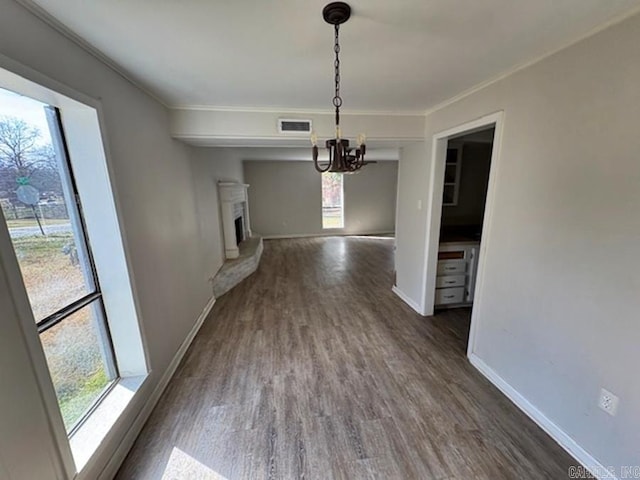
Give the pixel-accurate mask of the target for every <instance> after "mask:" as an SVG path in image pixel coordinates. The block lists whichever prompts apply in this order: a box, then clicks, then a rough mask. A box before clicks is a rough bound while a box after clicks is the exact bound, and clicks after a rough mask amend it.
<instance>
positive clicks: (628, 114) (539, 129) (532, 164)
mask: <svg viewBox="0 0 640 480" xmlns="http://www.w3.org/2000/svg"><path fill="white" fill-rule="evenodd" d="M639 44H640V16H635V17H633V18H631V19H628V20H627V21H625V22H623V23H621V24H619V25H617V26H614V27H612V28H609V29H607V30H605V31H604V32H601V33H600V34H598V35H596V36H594V37H591V38H589V39H587V40H584V41H582V42H580V43H578V44H576V45H574V46H572V47H570V48H568V49H566V50H564V51H562V52H560V53H558V54H555V55H553V56H551V57H549V58H547V59H545V60H543V61H542V62H540V63H538V64H535V65H533V66H531V67H529V68H526V69H524V70H521V71H519V72H517V73H515V74H513V75H511V76H509V77H507V78H505V79H503V80H501V81H499V82H497V83H494V84H492V85H490V86H488V87H486V88H484V89H482V90H480V91H478V92H476V93H473V94H471V95H469V96H467V97H465V98H463V99H461V100H459V101H457V102H455V103H453V104H451V105H449V106H446V107H444V108H442V109H440V110H438V111H435V112H433V113H431V114H430V115H428V117H427V119H426V132H425V133H426V145H425V146H424V147H422V146H421V145H417V146H415V147H412V148H405V149H404V150H403V152H402V157H401V160H400V181H399V190H400V195H399V205H400V208H399V212H400V214H399V218H398V223H397V224H398V231H397V249H398V258H397V275H398V287H399V288H400V290H401V291H403V292H404V294H405V295H407V296H408V297H409V298H410V299H412V300H413V301H415V302H416V303H418V304H419V303H420V302H421V296H422V293H423V292H422V291H421V288H422V277H423V271H422V265H424V244H425V234H426V211H427V210H426V209H423V210H418V208H417V201H418V200H422V201H423V202H427V200H428V193H429V192H428V190H429V174H430V161H431V158H430V156H431V139H432V136H433V135H434V134H435V133H437V132H441V131H444V130H446V129H448V128H450V127H453V126H456V125H461V124H463V123H465V122H468V121H471V120H473V119H476V118H479V117H482V116H484V115H486V114H489V113H492V112H496V111H499V110H504V131H503V142H502V151H501V156H500V158H499V160H498V164H497V165H493V166H492V168H495V167H497V168H498V170H497V177H496V178H497V184H496V189H495V210H494V212H493V217H492V220H491V223H490V225H488V229H487V230H485V231H484V233H483V241H484V242H485V247H486V252H485V257H484V289H483V291H482V295H481V296H482V301H481V302H477V303H476V306H475V308H476V312H474V313H475V314H477V323H476V326H477V330H476V337H475V338H476V340H475V345H474V346H473V354H474V355H475V356H476V357H477V358H479V359H480V360H481V361H483V362H484V363H485V364H486V365H487V366H488V367H489V368H490V369H492V370H493V371H494V372H495V373H496V374H497V375H499V376H500V377H502V379H504V380H505V381H506V382H507V383H508V384H509V385H510V386H511V387H513V388H514V389H515V390H516V391H517V392H519V393H520V394H521V395H522V396H523V397H524V398H525V399H526V400H527V401H528V402H530V404H532V405H533V406H534V407H536V408H537V409H538V410H539V411H540V412H541V413H542V414H543V415H545V416H546V417H547V418H548V419H549V420H550V421H551V422H553V423H555V425H556V426H557V427H559V428H560V429H561V430H562V431H564V433H566V434H567V435H568V436H569V437H571V438H572V439H573V440H575V442H577V444H578V445H579V446H581V447H582V448H583V449H584V450H586V452H588V454H591V455H592V456H593V457H594V458H595V459H596V460H598V461H599V462H601V463H602V464H604V465H607V466H608V465H612V466H617V467H620V466H621V465H638V464H640V381H639V380H638V378H639V377H638V375H637V359H638V353H639V351H640V350H639V347H640V323H639V322H638V312H639V311H640V300H639V297H638V292H639V291H640V275H639V274H638V272H639V271H640V256H639V255H638V245H639V244H640V220H639V218H640V217H639V215H638V211H639V208H640V161H639V158H638V152H639V151H640V136H639V135H638V126H639V125H640V109H639V108H637V106H638V105H640V88H639V85H640V62H639V61H637V60H638V45H639ZM603 386H604V387H606V388H607V389H609V390H611V391H612V392H614V393H615V394H617V395H618V396H619V397H620V406H619V410H618V415H617V416H616V417H610V416H608V415H607V414H605V413H604V412H602V411H600V410H599V409H598V408H597V399H598V393H599V389H600V387H603Z"/></svg>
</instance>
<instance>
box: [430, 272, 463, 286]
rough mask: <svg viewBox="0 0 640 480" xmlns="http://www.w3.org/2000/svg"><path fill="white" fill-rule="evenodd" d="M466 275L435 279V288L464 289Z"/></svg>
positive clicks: (445, 276)
mask: <svg viewBox="0 0 640 480" xmlns="http://www.w3.org/2000/svg"><path fill="white" fill-rule="evenodd" d="M466 278H467V277H466V275H444V276H442V277H436V288H447V287H464V281H465V279H466Z"/></svg>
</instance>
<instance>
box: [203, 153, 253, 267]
mask: <svg viewBox="0 0 640 480" xmlns="http://www.w3.org/2000/svg"><path fill="white" fill-rule="evenodd" d="M192 169H193V181H194V188H195V193H196V199H197V212H198V220H199V224H200V227H199V228H200V236H199V240H200V242H201V248H200V251H202V252H203V253H204V257H203V258H202V261H203V263H204V264H205V265H207V266H208V268H207V272H211V273H215V272H217V271H218V269H219V268H220V267H221V266H222V264H223V262H224V259H225V254H224V234H223V232H222V218H221V216H220V202H219V197H218V182H220V181H232V182H240V183H244V172H243V169H242V159H241V156H240V152H238V150H237V149H233V148H193V149H192ZM211 276H212V275H211V274H209V275H208V277H207V278H209V277H211Z"/></svg>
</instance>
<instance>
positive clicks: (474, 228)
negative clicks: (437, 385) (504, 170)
mask: <svg viewBox="0 0 640 480" xmlns="http://www.w3.org/2000/svg"><path fill="white" fill-rule="evenodd" d="M501 133H502V112H499V113H496V114H492V115H488V116H486V117H483V118H481V119H478V120H475V121H473V122H469V123H467V124H464V125H461V126H459V127H455V128H452V129H449V130H446V131H444V132H441V133H439V134H436V135H434V137H433V149H432V163H431V167H432V169H431V185H430V194H431V202H430V204H431V209H430V211H429V212H428V213H429V218H428V221H427V228H428V230H427V243H426V262H425V269H424V275H425V277H424V286H425V290H424V302H423V305H424V313H425V314H426V315H433V314H434V312H435V311H436V310H442V309H454V308H455V309H467V314H466V316H467V318H468V317H469V315H470V317H471V322H470V323H471V325H470V327H468V328H469V342H468V347H467V354H470V353H471V352H472V351H473V340H474V332H475V329H476V328H477V322H478V318H477V314H476V313H477V311H478V310H479V309H478V308H477V306H478V304H479V303H480V302H481V301H482V278H483V277H482V275H483V258H484V256H485V253H486V248H487V243H488V234H489V231H490V228H489V226H490V222H491V212H492V208H493V191H494V185H495V178H496V172H497V161H498V157H499V155H498V153H499V147H500V138H501ZM474 307H476V308H474ZM463 316H464V315H463Z"/></svg>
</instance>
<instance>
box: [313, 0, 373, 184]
mask: <svg viewBox="0 0 640 480" xmlns="http://www.w3.org/2000/svg"><path fill="white" fill-rule="evenodd" d="M322 16H323V17H324V20H325V21H326V22H327V23H330V24H331V25H333V26H334V28H335V44H334V47H333V51H334V52H335V54H336V59H335V61H334V67H335V87H336V89H335V96H334V97H333V106H334V107H335V109H336V137H335V138H331V139H329V140H327V141H326V143H325V146H326V148H327V150H328V151H329V161H328V163H321V162H319V161H318V136H317V135H316V134H315V132H312V133H311V144H312V145H313V148H312V154H313V163H314V165H315V167H316V170H317V171H319V172H321V173H322V172H327V171H328V172H336V173H352V172H355V171H357V170H359V169H360V168H362V166H363V165H366V164H367V163H369V162H365V161H364V154H365V152H366V149H367V148H366V146H365V144H364V142H365V140H366V138H365V136H364V134H360V135H358V139H357V143H358V147H357V148H350V147H349V140H347V139H346V138H342V135H341V131H340V107H341V106H342V97H340V41H339V33H340V25H341V24H343V23H345V22H346V21H347V20H349V17H350V16H351V7H350V6H349V5H347V4H346V3H344V2H333V3H330V4H328V5H327V6H326V7H324V9H323V10H322Z"/></svg>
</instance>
